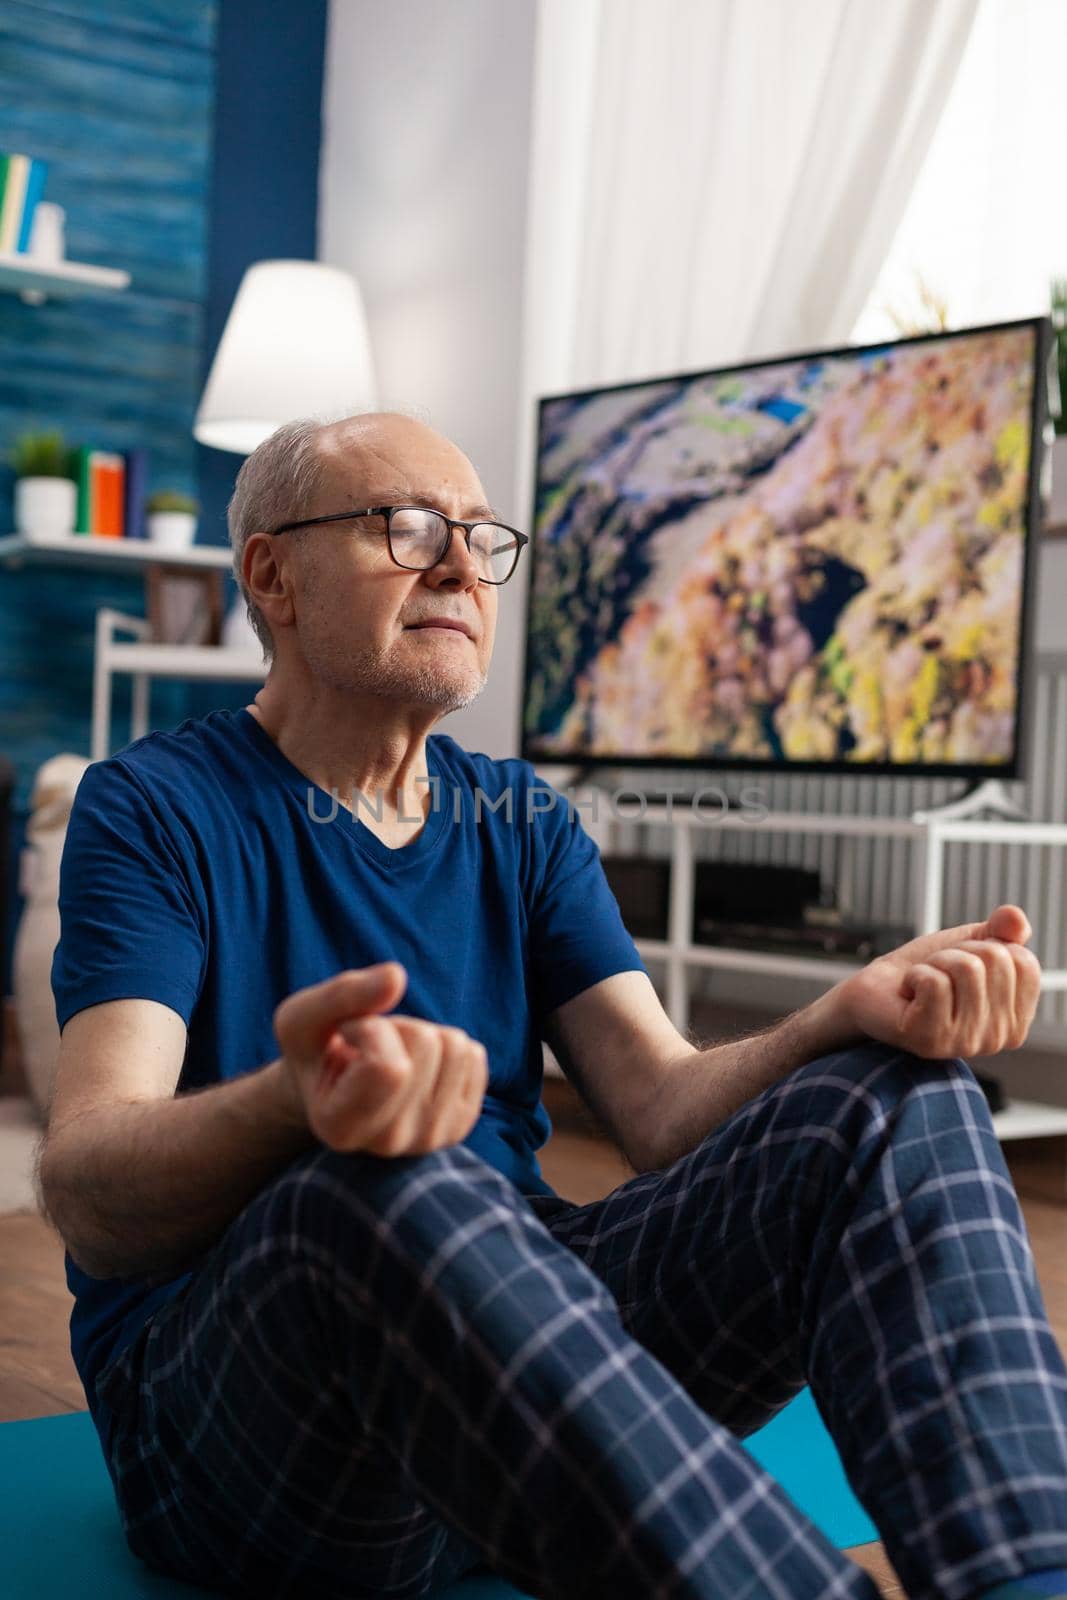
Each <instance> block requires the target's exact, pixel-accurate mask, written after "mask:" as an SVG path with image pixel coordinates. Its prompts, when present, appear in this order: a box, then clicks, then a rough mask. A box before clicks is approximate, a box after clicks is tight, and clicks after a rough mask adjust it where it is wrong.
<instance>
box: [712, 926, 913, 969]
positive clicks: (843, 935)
mask: <svg viewBox="0 0 1067 1600" xmlns="http://www.w3.org/2000/svg"><path fill="white" fill-rule="evenodd" d="M914 937H915V934H914V930H913V929H911V928H905V927H887V926H880V925H877V924H874V923H850V922H845V921H842V922H840V923H838V924H837V925H836V926H834V925H832V924H830V923H824V922H823V923H820V922H815V923H813V922H807V921H801V920H797V921H795V922H772V921H756V922H743V921H740V920H736V919H725V918H717V917H706V916H705V917H698V918H697V919H696V921H695V925H694V927H693V942H694V943H695V944H708V945H723V946H726V947H728V948H729V949H732V950H752V951H756V952H763V953H764V954H767V955H782V956H823V957H825V958H826V959H827V960H831V961H842V960H850V961H853V960H854V961H860V962H864V961H873V960H874V958H875V956H882V955H887V954H888V953H889V951H890V950H895V949H896V948H897V946H898V945H901V944H904V943H905V942H906V941H907V940H908V939H912V938H914Z"/></svg>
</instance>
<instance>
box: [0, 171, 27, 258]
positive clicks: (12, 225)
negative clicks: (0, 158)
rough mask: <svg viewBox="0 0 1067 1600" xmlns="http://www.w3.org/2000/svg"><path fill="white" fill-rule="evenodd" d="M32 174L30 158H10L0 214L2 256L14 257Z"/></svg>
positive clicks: (0, 250) (0, 249) (0, 247)
mask: <svg viewBox="0 0 1067 1600" xmlns="http://www.w3.org/2000/svg"><path fill="white" fill-rule="evenodd" d="M29 173H30V158H29V156H8V158H7V178H6V181H5V183H4V208H3V211H2V212H0V255H12V254H13V253H14V250H15V246H16V245H17V244H18V239H19V229H20V228H21V226H22V208H23V206H24V205H25V203H26V180H27V178H28V177H29Z"/></svg>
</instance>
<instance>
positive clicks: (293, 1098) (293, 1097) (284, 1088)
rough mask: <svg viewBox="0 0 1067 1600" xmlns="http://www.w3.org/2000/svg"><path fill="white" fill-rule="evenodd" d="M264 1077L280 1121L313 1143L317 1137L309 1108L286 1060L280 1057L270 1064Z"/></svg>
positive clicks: (265, 1070)
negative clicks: (267, 1082)
mask: <svg viewBox="0 0 1067 1600" xmlns="http://www.w3.org/2000/svg"><path fill="white" fill-rule="evenodd" d="M263 1075H264V1077H265V1078H267V1079H268V1081H269V1082H270V1088H271V1100H272V1104H273V1106H274V1109H275V1111H276V1112H277V1115H278V1119H279V1121H280V1122H281V1123H282V1124H283V1125H284V1126H285V1127H287V1128H292V1129H293V1131H294V1132H296V1133H306V1134H307V1136H308V1141H309V1143H310V1142H313V1141H314V1137H315V1136H314V1134H313V1133H312V1131H311V1126H310V1124H309V1122H308V1118H307V1108H306V1106H305V1105H304V1101H303V1098H302V1096H301V1094H300V1090H299V1089H298V1087H297V1084H296V1080H295V1078H294V1077H293V1074H292V1072H291V1071H290V1069H289V1067H288V1065H287V1063H286V1062H285V1060H284V1059H283V1058H282V1057H281V1056H279V1057H278V1058H277V1060H275V1061H272V1062H270V1063H269V1065H268V1066H266V1067H264V1069H263Z"/></svg>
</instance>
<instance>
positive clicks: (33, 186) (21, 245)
mask: <svg viewBox="0 0 1067 1600" xmlns="http://www.w3.org/2000/svg"><path fill="white" fill-rule="evenodd" d="M47 171H48V163H47V161H39V160H38V159H37V157H36V156H33V157H31V158H30V170H29V175H28V176H27V179H26V198H25V200H24V202H23V206H22V222H21V224H20V227H19V236H18V243H17V244H16V246H15V249H16V250H17V251H19V252H20V254H25V253H26V252H27V251H28V250H29V248H30V234H31V233H32V232H33V214H34V212H35V211H36V210H37V202H38V200H40V198H41V196H42V195H43V194H44V180H45V174H46V173H47Z"/></svg>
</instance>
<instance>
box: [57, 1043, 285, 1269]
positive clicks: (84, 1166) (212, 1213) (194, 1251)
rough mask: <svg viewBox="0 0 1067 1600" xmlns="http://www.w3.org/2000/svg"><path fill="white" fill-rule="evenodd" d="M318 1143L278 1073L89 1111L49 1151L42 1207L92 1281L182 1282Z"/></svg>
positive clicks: (275, 1066)
mask: <svg viewBox="0 0 1067 1600" xmlns="http://www.w3.org/2000/svg"><path fill="white" fill-rule="evenodd" d="M315 1143H316V1140H315V1137H314V1135H313V1134H312V1132H311V1130H310V1129H309V1127H308V1125H307V1122H306V1120H302V1119H301V1118H300V1117H299V1115H298V1113H297V1110H296V1107H295V1105H294V1103H293V1100H292V1094H291V1089H290V1087H289V1085H288V1083H287V1081H286V1080H285V1077H284V1075H283V1063H282V1062H281V1061H280V1060H278V1061H272V1062H271V1063H270V1064H269V1065H267V1066H265V1067H263V1068H261V1069H260V1070H259V1071H255V1072H249V1073H246V1074H244V1075H243V1076H242V1077H240V1078H234V1079H232V1080H230V1081H229V1082H227V1083H219V1084H213V1085H212V1086H211V1087H210V1088H207V1089H194V1090H191V1091H189V1092H188V1093H184V1094H178V1095H175V1096H173V1097H172V1098H170V1099H144V1100H137V1101H133V1102H127V1103H123V1104H115V1103H104V1104H101V1105H97V1106H93V1107H90V1108H88V1109H86V1110H83V1111H82V1112H80V1113H79V1114H78V1116H76V1117H74V1118H73V1119H71V1120H70V1121H69V1122H66V1123H64V1124H62V1125H61V1126H60V1127H59V1128H58V1129H57V1130H56V1131H55V1132H54V1133H51V1134H49V1135H48V1136H47V1137H46V1139H45V1142H44V1146H43V1149H42V1151H41V1154H40V1158H39V1167H38V1179H39V1186H40V1192H41V1199H42V1201H43V1203H44V1208H45V1209H46V1212H47V1215H48V1217H49V1219H50V1221H51V1222H52V1224H53V1226H54V1227H55V1228H56V1231H57V1232H58V1233H59V1234H60V1235H61V1236H62V1238H63V1241H64V1243H65V1244H66V1246H67V1249H68V1250H69V1251H70V1254H71V1256H72V1258H73V1260H74V1261H75V1263H76V1264H77V1265H78V1266H79V1267H81V1269H82V1271H83V1272H87V1273H89V1275H90V1276H91V1277H94V1278H127V1277H146V1278H159V1279H165V1278H168V1277H175V1276H177V1274H178V1273H180V1272H181V1271H182V1270H183V1268H184V1267H185V1266H186V1265H188V1264H189V1263H191V1262H192V1261H194V1260H196V1258H197V1257H199V1256H201V1255H203V1253H204V1252H205V1251H206V1250H208V1249H209V1248H210V1247H211V1245H212V1244H213V1243H214V1242H215V1241H216V1240H217V1239H218V1238H219V1237H220V1236H221V1235H222V1233H223V1232H224V1231H225V1229H226V1228H227V1227H228V1226H229V1224H230V1223H231V1222H232V1221H233V1219H234V1218H235V1217H236V1216H237V1214H238V1213H239V1212H240V1211H241V1210H242V1209H243V1207H244V1206H246V1205H247V1204H248V1202H249V1201H250V1200H251V1199H252V1198H253V1197H254V1196H255V1195H256V1194H257V1193H258V1192H259V1190H260V1189H261V1188H263V1186H264V1185H265V1184H266V1183H267V1182H269V1180H270V1179H271V1178H273V1177H275V1176H277V1174H278V1173H279V1172H280V1171H282V1170H283V1169H284V1167H286V1166H287V1165H288V1164H289V1163H290V1162H292V1161H295V1160H296V1159H297V1157H298V1156H300V1155H302V1154H303V1153H304V1152H305V1151H307V1150H309V1149H311V1148H312V1147H313V1146H314V1145H315Z"/></svg>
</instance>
